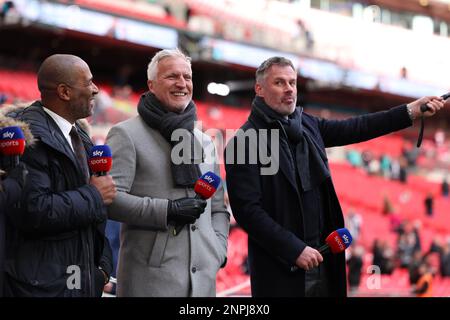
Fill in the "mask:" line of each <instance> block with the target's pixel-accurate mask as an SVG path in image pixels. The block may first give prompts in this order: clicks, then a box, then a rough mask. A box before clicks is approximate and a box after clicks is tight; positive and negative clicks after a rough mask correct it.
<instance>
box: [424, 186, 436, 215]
mask: <svg viewBox="0 0 450 320" xmlns="http://www.w3.org/2000/svg"><path fill="white" fill-rule="evenodd" d="M424 205H425V213H426V214H427V216H428V217H432V216H433V213H434V209H433V207H434V196H433V194H432V193H431V192H428V194H427V196H426V198H425V200H424Z"/></svg>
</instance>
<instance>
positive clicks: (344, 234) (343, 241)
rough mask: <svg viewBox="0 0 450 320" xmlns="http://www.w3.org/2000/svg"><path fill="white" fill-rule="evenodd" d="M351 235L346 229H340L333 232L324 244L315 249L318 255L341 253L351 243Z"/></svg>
mask: <svg viewBox="0 0 450 320" xmlns="http://www.w3.org/2000/svg"><path fill="white" fill-rule="evenodd" d="M352 240H353V238H352V235H351V234H350V231H348V229H347V228H341V229H337V230H335V231H333V232H332V233H330V235H329V236H328V237H327V238H326V239H325V244H324V245H323V246H321V247H320V248H319V249H317V250H318V251H319V252H320V254H323V253H326V252H329V251H331V253H334V254H336V253H341V252H343V251H344V250H345V249H347V248H348V247H349V246H350V244H351V243H352Z"/></svg>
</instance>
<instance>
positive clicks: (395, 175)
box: [391, 159, 400, 180]
mask: <svg viewBox="0 0 450 320" xmlns="http://www.w3.org/2000/svg"><path fill="white" fill-rule="evenodd" d="M391 179H392V180H399V179H400V161H399V160H398V159H392V162H391Z"/></svg>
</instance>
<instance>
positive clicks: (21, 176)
mask: <svg viewBox="0 0 450 320" xmlns="http://www.w3.org/2000/svg"><path fill="white" fill-rule="evenodd" d="M27 175H28V170H27V167H26V166H25V163H23V162H20V163H19V164H18V165H17V166H16V167H15V168H12V169H11V170H9V171H8V173H7V176H6V178H8V179H14V180H16V181H17V183H18V184H19V185H20V187H21V188H23V186H24V185H25V182H26V181H27Z"/></svg>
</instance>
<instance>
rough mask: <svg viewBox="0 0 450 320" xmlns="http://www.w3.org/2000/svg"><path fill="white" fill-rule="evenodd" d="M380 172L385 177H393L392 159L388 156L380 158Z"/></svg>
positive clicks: (384, 155)
mask: <svg viewBox="0 0 450 320" xmlns="http://www.w3.org/2000/svg"><path fill="white" fill-rule="evenodd" d="M380 171H381V174H382V176H383V177H385V178H390V177H391V158H390V157H389V156H388V155H386V154H383V155H382V156H381V157H380Z"/></svg>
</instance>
